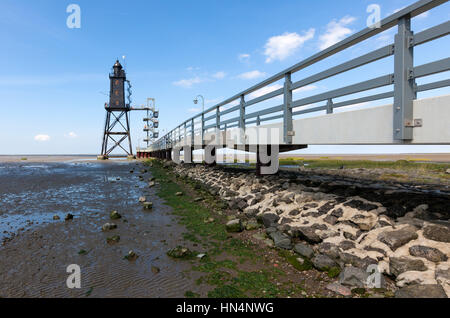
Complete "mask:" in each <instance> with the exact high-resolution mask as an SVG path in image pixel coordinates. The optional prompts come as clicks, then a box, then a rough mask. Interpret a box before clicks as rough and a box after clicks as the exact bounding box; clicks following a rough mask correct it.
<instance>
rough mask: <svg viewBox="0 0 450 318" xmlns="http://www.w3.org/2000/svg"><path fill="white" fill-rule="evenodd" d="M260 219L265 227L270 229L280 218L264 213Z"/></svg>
mask: <svg viewBox="0 0 450 318" xmlns="http://www.w3.org/2000/svg"><path fill="white" fill-rule="evenodd" d="M261 219H262V222H263V224H264V226H265V227H271V226H273V225H274V224H276V223H277V222H278V220H279V219H280V217H279V216H278V214H275V213H264V214H263V215H262V217H261Z"/></svg>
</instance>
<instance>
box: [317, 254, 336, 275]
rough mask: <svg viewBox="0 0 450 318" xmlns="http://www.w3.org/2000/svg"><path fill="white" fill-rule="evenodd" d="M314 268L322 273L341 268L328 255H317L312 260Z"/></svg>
mask: <svg viewBox="0 0 450 318" xmlns="http://www.w3.org/2000/svg"><path fill="white" fill-rule="evenodd" d="M311 262H312V263H313V265H314V267H315V268H316V269H318V270H320V271H328V270H330V269H331V268H333V267H339V266H338V264H336V262H335V261H333V260H332V259H331V258H330V257H328V256H326V255H322V254H319V255H316V256H314V257H313V258H312V259H311Z"/></svg>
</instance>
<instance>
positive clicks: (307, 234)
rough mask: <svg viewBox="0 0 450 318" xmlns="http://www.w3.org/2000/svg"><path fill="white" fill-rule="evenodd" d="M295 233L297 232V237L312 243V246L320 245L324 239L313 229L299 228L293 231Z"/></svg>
mask: <svg viewBox="0 0 450 318" xmlns="http://www.w3.org/2000/svg"><path fill="white" fill-rule="evenodd" d="M293 232H295V236H297V237H299V238H301V239H302V240H304V241H306V242H308V243H311V244H318V243H320V242H322V239H321V238H320V236H319V235H317V234H316V230H315V229H314V228H312V227H299V228H296V229H295V230H294V229H293Z"/></svg>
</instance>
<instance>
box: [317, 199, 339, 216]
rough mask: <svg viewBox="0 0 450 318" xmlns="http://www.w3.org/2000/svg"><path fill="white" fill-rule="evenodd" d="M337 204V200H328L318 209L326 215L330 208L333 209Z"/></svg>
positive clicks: (321, 213)
mask: <svg viewBox="0 0 450 318" xmlns="http://www.w3.org/2000/svg"><path fill="white" fill-rule="evenodd" d="M335 205H336V202H328V203H325V204H324V205H322V206H321V207H320V208H319V209H318V210H317V211H318V212H319V214H320V215H324V214H327V213H328V212H329V211H330V210H332V209H333V208H334V206H335Z"/></svg>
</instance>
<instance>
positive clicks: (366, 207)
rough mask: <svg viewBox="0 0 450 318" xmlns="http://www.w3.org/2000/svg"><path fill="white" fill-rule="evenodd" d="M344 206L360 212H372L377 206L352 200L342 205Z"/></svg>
mask: <svg viewBox="0 0 450 318" xmlns="http://www.w3.org/2000/svg"><path fill="white" fill-rule="evenodd" d="M344 206H348V207H351V208H354V209H358V210H362V211H372V210H376V209H378V206H377V205H375V204H370V203H365V202H363V201H361V200H352V201H350V202H347V203H344Z"/></svg>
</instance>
